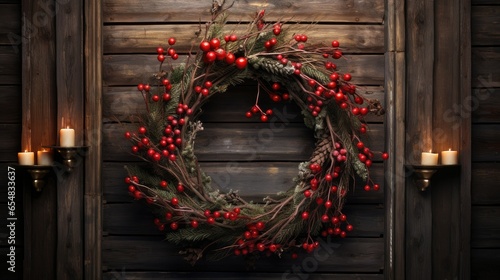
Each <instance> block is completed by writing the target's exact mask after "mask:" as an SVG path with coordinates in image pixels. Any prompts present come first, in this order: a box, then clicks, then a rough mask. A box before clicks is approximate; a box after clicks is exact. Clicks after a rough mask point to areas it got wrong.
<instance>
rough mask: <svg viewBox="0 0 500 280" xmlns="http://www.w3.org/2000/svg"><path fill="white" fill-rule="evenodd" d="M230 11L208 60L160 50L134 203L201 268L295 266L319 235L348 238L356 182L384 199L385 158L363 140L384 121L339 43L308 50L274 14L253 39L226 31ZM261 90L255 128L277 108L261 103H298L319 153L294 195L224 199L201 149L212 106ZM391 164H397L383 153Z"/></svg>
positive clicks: (147, 89) (138, 137) (201, 54)
mask: <svg viewBox="0 0 500 280" xmlns="http://www.w3.org/2000/svg"><path fill="white" fill-rule="evenodd" d="M225 12H226V11H219V12H215V13H214V14H213V19H212V21H210V22H208V23H207V24H206V26H205V27H206V30H205V32H204V35H203V36H202V35H201V34H202V33H203V32H201V29H200V32H198V34H200V35H199V36H200V37H201V36H202V37H203V38H202V39H201V43H200V45H199V48H200V51H198V52H197V53H190V54H189V55H188V56H187V59H186V61H185V63H180V64H176V66H173V65H174V63H173V62H174V61H175V60H177V59H178V57H179V55H178V54H177V53H176V51H175V49H174V45H175V43H176V40H175V38H173V37H172V38H170V39H168V47H167V48H166V49H164V48H162V47H158V49H157V53H158V61H159V62H160V67H159V71H158V73H156V74H154V75H153V76H152V78H151V81H149V82H148V83H144V84H139V85H138V90H139V91H140V92H141V93H142V95H143V97H144V101H145V103H146V110H147V112H145V114H144V115H143V116H141V117H140V118H139V120H140V122H141V125H140V127H139V128H138V130H137V131H136V132H126V133H125V137H126V138H127V139H129V140H130V141H131V143H132V153H133V154H134V155H135V156H137V157H139V158H141V159H142V160H144V161H145V162H148V163H149V164H148V167H147V168H144V167H141V166H139V165H138V166H126V169H127V171H128V173H129V176H128V177H127V178H125V182H126V184H127V185H128V191H129V193H130V194H131V195H132V196H133V197H134V198H135V199H137V200H145V201H146V203H147V204H149V205H150V206H151V207H152V209H153V211H154V212H155V214H156V215H157V217H156V218H155V219H154V223H155V225H156V226H157V227H158V229H159V230H161V231H165V232H166V239H167V240H168V241H170V242H174V243H176V244H179V245H180V246H182V250H181V251H180V252H181V254H184V255H185V258H186V259H187V260H188V261H189V262H191V263H192V264H194V263H196V261H198V260H199V259H200V258H202V256H204V255H207V257H208V258H210V259H220V258H223V257H225V256H228V255H243V256H250V255H254V254H259V253H265V254H268V255H269V254H277V255H279V256H281V255H282V254H284V253H285V252H287V253H290V254H291V256H292V257H293V258H295V257H297V254H298V253H300V252H312V251H313V250H314V249H315V248H317V247H318V245H319V244H318V242H317V237H318V236H324V237H326V236H328V235H332V236H339V237H345V236H346V235H347V234H348V233H349V232H350V231H352V230H353V226H352V225H351V224H350V223H349V222H348V219H347V217H346V215H345V214H343V212H342V207H343V205H344V200H345V196H346V194H347V192H348V189H349V185H350V184H351V183H352V179H353V178H354V177H355V176H358V177H360V178H362V179H363V180H365V181H366V185H365V187H364V188H365V190H366V191H369V190H378V189H379V185H378V184H376V183H374V182H373V181H372V180H371V179H370V175H369V168H370V166H371V165H372V158H373V156H374V152H372V151H371V150H370V149H369V148H368V147H366V146H365V145H364V144H363V142H362V141H361V140H360V138H359V134H362V133H365V132H366V130H367V126H366V124H365V123H364V122H363V116H365V115H366V114H368V113H373V114H383V109H382V107H381V105H380V103H379V102H378V101H377V100H368V99H366V98H365V97H363V96H362V94H361V93H360V90H359V89H358V88H356V86H354V85H353V84H351V83H350V81H351V78H352V77H351V75H350V74H349V73H341V72H339V71H338V69H337V67H336V65H335V63H334V61H335V59H341V58H342V51H341V49H340V48H339V42H337V41H332V42H331V46H330V44H329V45H324V44H322V45H308V44H307V39H308V37H307V35H305V34H297V33H293V26H291V25H290V26H288V25H286V24H285V23H283V22H276V23H272V24H271V23H266V22H265V21H264V15H265V12H264V11H260V12H258V13H256V14H255V17H254V19H253V21H252V22H251V23H250V24H249V26H248V29H247V30H246V31H245V33H243V34H234V33H232V32H229V31H226V30H225V27H226V21H225V19H226V13H225ZM245 80H255V81H256V82H257V84H258V90H257V92H258V93H257V97H256V102H255V104H253V106H252V105H250V104H249V110H248V112H246V116H247V117H248V118H253V117H258V118H259V119H260V121H262V122H267V121H268V119H269V116H270V115H272V114H273V112H272V110H270V109H269V110H265V109H263V108H261V107H260V106H259V98H261V97H262V96H261V95H267V96H269V97H270V98H271V99H272V100H273V101H275V102H295V103H296V104H297V105H298V106H299V107H300V108H301V110H302V115H303V117H304V123H305V125H306V126H307V127H309V128H311V130H312V131H313V133H314V136H315V138H316V141H317V142H316V146H315V149H314V152H313V154H312V155H311V157H310V160H309V161H307V162H303V163H301V164H300V165H299V167H298V174H297V176H296V178H294V185H293V186H291V187H290V189H288V190H287V191H285V192H283V193H279V194H277V196H276V197H273V198H271V197H266V198H264V199H263V201H262V202H261V203H254V202H248V201H245V200H244V199H242V198H241V197H240V196H239V195H238V193H237V192H229V193H221V192H220V191H219V190H217V189H215V188H213V187H212V186H211V180H210V177H209V176H207V175H206V174H205V173H203V171H202V170H201V169H200V166H199V164H198V161H197V159H196V155H195V152H194V145H195V139H196V134H197V132H199V131H200V130H202V129H203V126H202V123H201V122H200V121H198V120H197V119H198V116H199V114H200V112H201V110H200V108H201V106H202V105H203V104H204V103H205V102H206V101H207V100H209V99H210V97H211V96H213V95H215V94H220V93H223V92H225V91H226V90H227V89H228V87H230V86H234V85H238V84H241V83H242V82H243V81H245ZM382 158H384V159H386V158H387V154H386V153H383V154H382Z"/></svg>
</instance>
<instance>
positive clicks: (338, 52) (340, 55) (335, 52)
mask: <svg viewBox="0 0 500 280" xmlns="http://www.w3.org/2000/svg"><path fill="white" fill-rule="evenodd" d="M332 57H333V58H334V59H339V58H341V57H342V52H341V51H339V50H336V51H334V52H333V55H332Z"/></svg>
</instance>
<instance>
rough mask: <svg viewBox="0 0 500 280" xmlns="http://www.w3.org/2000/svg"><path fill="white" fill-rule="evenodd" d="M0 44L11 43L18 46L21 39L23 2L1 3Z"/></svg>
mask: <svg viewBox="0 0 500 280" xmlns="http://www.w3.org/2000/svg"><path fill="white" fill-rule="evenodd" d="M0 19H2V20H0V45H11V44H13V45H14V46H12V48H16V47H17V48H18V50H19V52H20V51H21V48H20V44H19V43H20V41H21V4H20V3H16V4H4V3H0Z"/></svg>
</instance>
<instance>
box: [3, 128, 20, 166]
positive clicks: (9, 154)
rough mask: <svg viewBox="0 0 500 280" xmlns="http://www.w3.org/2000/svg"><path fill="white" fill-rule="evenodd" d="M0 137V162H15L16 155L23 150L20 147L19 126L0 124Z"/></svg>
mask: <svg viewBox="0 0 500 280" xmlns="http://www.w3.org/2000/svg"><path fill="white" fill-rule="evenodd" d="M0 131H1V132H2V135H9V137H2V139H1V140H0V162H17V153H18V152H20V151H21V149H23V148H22V147H21V143H20V141H19V140H20V138H21V124H0Z"/></svg>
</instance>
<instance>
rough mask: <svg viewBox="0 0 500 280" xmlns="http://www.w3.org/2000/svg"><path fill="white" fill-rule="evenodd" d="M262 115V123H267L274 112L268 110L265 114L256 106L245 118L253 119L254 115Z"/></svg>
mask: <svg viewBox="0 0 500 280" xmlns="http://www.w3.org/2000/svg"><path fill="white" fill-rule="evenodd" d="M257 113H260V121H261V122H267V121H269V116H271V115H272V114H273V110H271V109H267V110H266V111H265V112H264V111H263V110H262V109H260V107H259V105H254V106H252V108H251V109H250V111H248V112H246V114H245V116H246V117H247V118H251V117H253V115H254V114H257Z"/></svg>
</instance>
